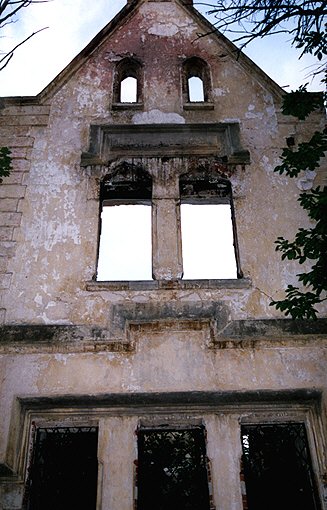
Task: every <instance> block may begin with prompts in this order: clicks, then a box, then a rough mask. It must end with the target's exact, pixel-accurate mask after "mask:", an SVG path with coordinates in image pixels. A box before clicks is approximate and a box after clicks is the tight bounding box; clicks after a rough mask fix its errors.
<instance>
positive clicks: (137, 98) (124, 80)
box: [113, 58, 143, 104]
mask: <svg viewBox="0 0 327 510" xmlns="http://www.w3.org/2000/svg"><path fill="white" fill-rule="evenodd" d="M142 101H143V73H142V65H141V64H140V62H138V61H137V60H135V59H132V58H124V59H123V60H121V61H120V62H119V63H118V64H117V67H116V70H115V78H114V89H113V104H140V103H142Z"/></svg>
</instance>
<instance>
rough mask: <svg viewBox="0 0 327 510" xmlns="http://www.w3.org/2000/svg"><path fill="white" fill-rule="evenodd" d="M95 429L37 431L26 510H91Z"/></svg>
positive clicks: (95, 472)
mask: <svg viewBox="0 0 327 510" xmlns="http://www.w3.org/2000/svg"><path fill="white" fill-rule="evenodd" d="M97 445H98V429H97V428H96V427H70V428H65V427H58V428H37V430H36V436H35V444H34V448H33V455H32V460H31V468H30V476H29V480H28V482H27V493H28V497H27V505H26V506H25V507H24V508H26V509H27V510H45V509H47V510H71V509H72V508H76V509H78V510H95V509H96V495H97V476H98V462H97Z"/></svg>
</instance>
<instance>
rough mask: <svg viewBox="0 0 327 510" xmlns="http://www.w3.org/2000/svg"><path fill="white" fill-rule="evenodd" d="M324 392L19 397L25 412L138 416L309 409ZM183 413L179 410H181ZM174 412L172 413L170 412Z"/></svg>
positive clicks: (276, 391)
mask: <svg viewBox="0 0 327 510" xmlns="http://www.w3.org/2000/svg"><path fill="white" fill-rule="evenodd" d="M321 395H322V391H321V390H320V389H307V388H299V389H292V390H250V391H239V390H235V391H181V392H168V393H161V392H150V393H107V394H101V395H60V396H49V397H47V396H43V397H34V396H33V397H22V398H20V397H18V399H17V400H18V402H19V404H20V407H21V409H22V410H28V411H40V410H44V409H45V410H48V409H56V408H60V409H67V408H68V409H76V408H80V409H82V408H85V409H96V408H97V407H98V408H101V409H111V408H112V409H116V408H119V412H124V411H125V413H127V414H131V413H132V414H135V409H137V408H145V409H146V412H147V413H148V408H153V412H154V413H156V412H157V411H158V407H169V408H173V407H174V406H176V407H181V408H182V410H185V411H186V412H187V410H186V409H185V408H186V407H192V408H196V407H198V408H201V409H202V408H206V409H212V408H225V410H227V409H231V408H234V410H235V408H237V411H238V412H239V409H240V408H239V406H242V405H244V406H248V405H251V410H252V411H254V410H255V409H257V408H258V406H259V407H263V406H264V405H265V404H267V405H268V404H282V403H285V404H289V403H290V402H292V403H296V402H299V403H301V404H302V405H305V406H310V405H312V404H319V403H320V401H321ZM179 411H180V409H179ZM169 412H172V411H169Z"/></svg>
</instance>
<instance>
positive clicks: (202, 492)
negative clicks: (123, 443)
mask: <svg viewBox="0 0 327 510" xmlns="http://www.w3.org/2000/svg"><path fill="white" fill-rule="evenodd" d="M138 452H139V459H138V478H137V480H138V503H137V508H138V510H153V509H154V508H155V509H156V510H209V508H210V503H209V489H208V475H207V461H206V447H205V438H204V429H203V428H202V427H198V428H192V429H182V430H167V429H165V430H160V429H151V430H142V429H140V430H139V431H138Z"/></svg>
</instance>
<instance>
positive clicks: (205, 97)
mask: <svg viewBox="0 0 327 510" xmlns="http://www.w3.org/2000/svg"><path fill="white" fill-rule="evenodd" d="M183 99H184V103H205V102H209V101H210V99H211V80H210V72H209V67H208V64H207V63H206V62H205V61H204V60H202V59H201V58H199V57H192V58H189V59H187V60H186V61H185V62H184V64H183Z"/></svg>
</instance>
